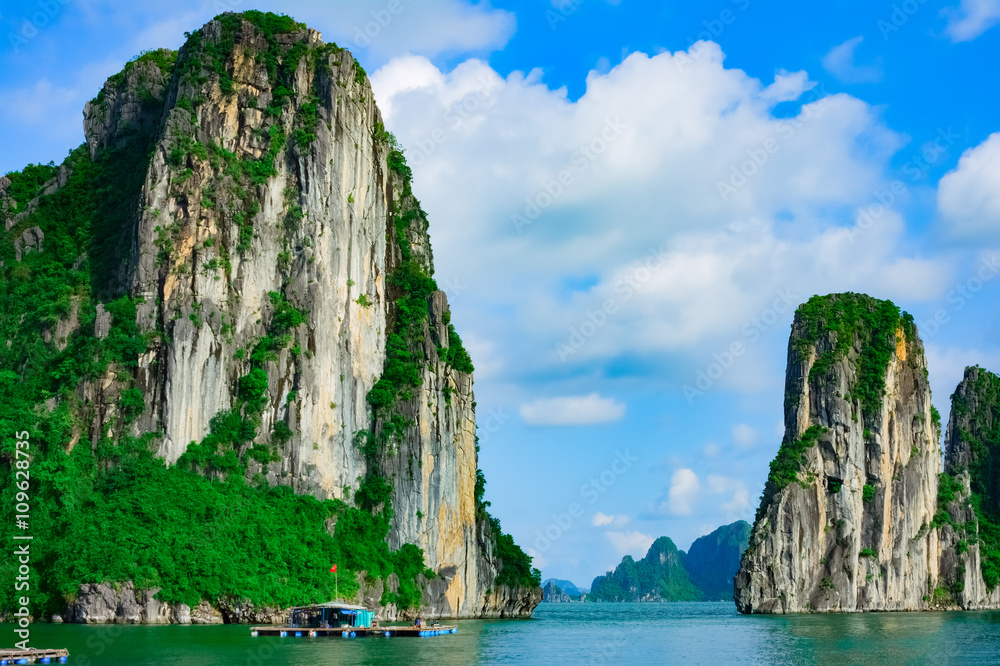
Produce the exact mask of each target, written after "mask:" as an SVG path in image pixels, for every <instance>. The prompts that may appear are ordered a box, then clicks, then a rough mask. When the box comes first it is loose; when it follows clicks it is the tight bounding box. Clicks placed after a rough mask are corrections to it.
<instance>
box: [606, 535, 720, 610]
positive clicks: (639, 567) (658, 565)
mask: <svg viewBox="0 0 1000 666" xmlns="http://www.w3.org/2000/svg"><path fill="white" fill-rule="evenodd" d="M703 598H704V596H703V594H702V592H701V590H699V589H698V588H697V587H695V585H694V583H692V582H691V579H690V577H689V576H688V572H687V571H686V570H685V568H684V564H683V563H682V562H681V555H680V552H679V551H678V550H677V546H675V545H674V542H673V541H671V540H670V538H669V537H660V538H659V539H657V540H656V541H654V542H653V545H652V546H650V547H649V551H648V552H647V553H646V556H645V557H644V558H642V559H641V560H639V561H638V562H636V561H635V560H634V559H632V556H631V555H626V556H625V558H624V559H623V560H622V561H621V564H619V565H618V566H617V567H615V570H614V571H609V572H608V573H607V574H606V575H604V576H598V577H597V578H595V579H594V582H593V584H592V585H591V586H590V594H589V595H587V601H701V600H702V599H703Z"/></svg>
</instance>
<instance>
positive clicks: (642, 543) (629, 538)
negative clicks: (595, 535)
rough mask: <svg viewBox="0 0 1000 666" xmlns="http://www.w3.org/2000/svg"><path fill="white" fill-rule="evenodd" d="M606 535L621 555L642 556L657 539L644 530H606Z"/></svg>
mask: <svg viewBox="0 0 1000 666" xmlns="http://www.w3.org/2000/svg"><path fill="white" fill-rule="evenodd" d="M604 536H605V537H607V539H608V541H610V542H611V545H612V546H613V547H614V549H615V551H616V552H617V553H618V554H619V555H631V556H633V557H634V558H637V559H638V558H640V557H642V556H644V555H645V554H646V551H648V550H649V547H650V546H652V545H653V541H655V539H654V538H653V537H651V536H649V535H648V534H643V533H642V532H605V533H604Z"/></svg>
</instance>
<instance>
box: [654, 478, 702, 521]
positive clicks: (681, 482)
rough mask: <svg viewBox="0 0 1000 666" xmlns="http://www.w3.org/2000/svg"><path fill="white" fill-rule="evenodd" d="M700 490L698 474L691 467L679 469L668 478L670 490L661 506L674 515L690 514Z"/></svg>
mask: <svg viewBox="0 0 1000 666" xmlns="http://www.w3.org/2000/svg"><path fill="white" fill-rule="evenodd" d="M700 490H701V484H700V483H699V482H698V475H697V474H695V473H694V470H691V469H686V468H685V469H679V470H677V471H676V472H674V475H673V476H672V477H671V478H670V490H669V491H668V493H667V501H666V503H665V504H664V506H663V508H664V509H666V512H667V513H669V514H671V515H674V516H690V515H691V514H692V513H694V502H695V500H696V499H697V496H698V493H699V491H700Z"/></svg>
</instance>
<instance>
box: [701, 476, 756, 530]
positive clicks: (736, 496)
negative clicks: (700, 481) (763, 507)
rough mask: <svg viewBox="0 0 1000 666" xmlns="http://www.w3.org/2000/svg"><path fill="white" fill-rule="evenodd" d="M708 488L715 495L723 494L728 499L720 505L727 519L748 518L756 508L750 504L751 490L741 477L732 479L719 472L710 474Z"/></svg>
mask: <svg viewBox="0 0 1000 666" xmlns="http://www.w3.org/2000/svg"><path fill="white" fill-rule="evenodd" d="M708 489H709V490H710V491H711V492H712V494H714V495H722V496H723V498H728V499H726V501H725V502H723V503H722V504H720V505H719V510H720V511H721V512H722V513H723V514H724V515H725V516H726V518H727V520H736V519H737V518H742V519H744V520H746V519H747V518H748V517H749V516H750V515H752V512H753V510H754V507H753V506H752V505H751V504H750V491H749V490H747V487H746V484H744V483H743V482H742V481H740V480H739V479H732V478H729V477H725V476H722V475H719V474H710V475H709V476H708Z"/></svg>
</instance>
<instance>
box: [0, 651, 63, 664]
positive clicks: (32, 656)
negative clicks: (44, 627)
mask: <svg viewBox="0 0 1000 666" xmlns="http://www.w3.org/2000/svg"><path fill="white" fill-rule="evenodd" d="M67 659H69V650H40V649H38V648H30V649H28V650H12V649H8V648H3V649H0V666H8V664H65V663H66V660H67Z"/></svg>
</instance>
